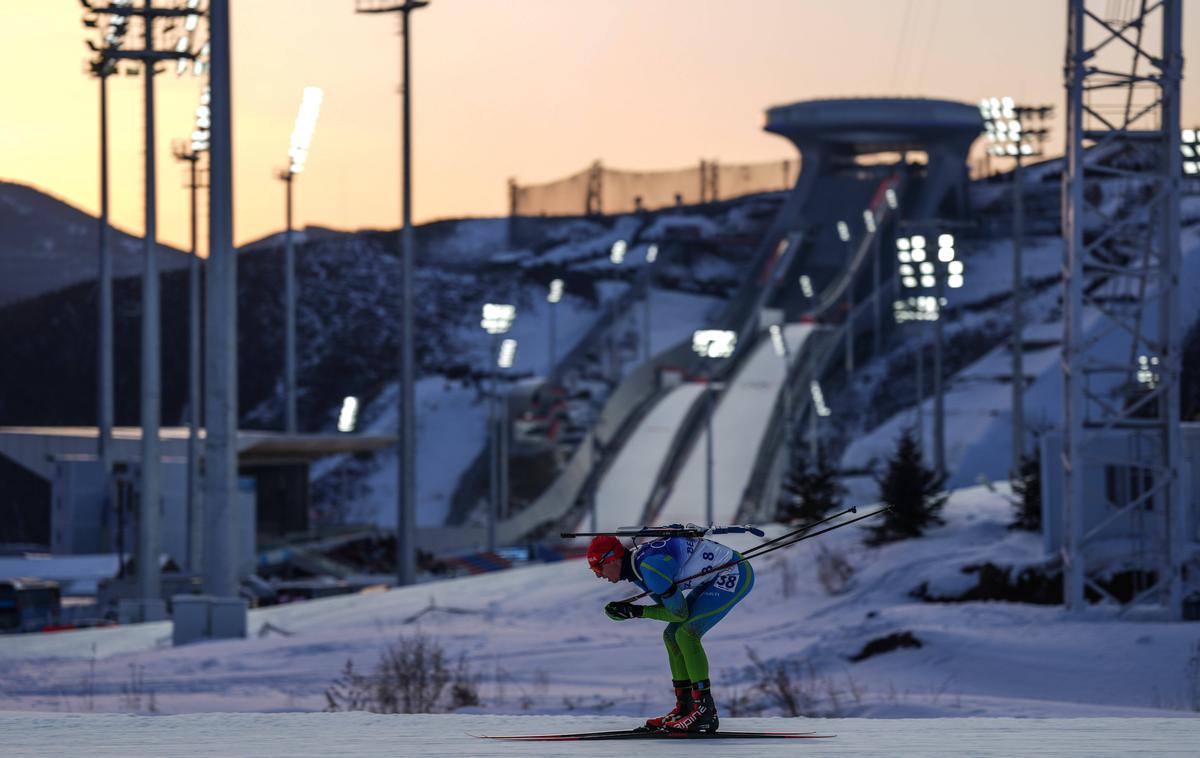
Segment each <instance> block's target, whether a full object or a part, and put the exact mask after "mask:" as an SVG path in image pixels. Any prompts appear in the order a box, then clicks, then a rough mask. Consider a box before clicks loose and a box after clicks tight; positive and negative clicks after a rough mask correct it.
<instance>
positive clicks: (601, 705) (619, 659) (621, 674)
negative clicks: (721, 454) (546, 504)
mask: <svg viewBox="0 0 1200 758" xmlns="http://www.w3.org/2000/svg"><path fill="white" fill-rule="evenodd" d="M1010 507H1011V506H1010V503H1009V500H1008V497H1007V495H1006V493H1005V491H1004V490H1003V489H999V490H998V491H996V492H991V491H989V490H987V489H986V488H983V487H976V488H971V489H966V490H959V491H956V492H955V493H954V494H953V495H952V497H951V499H950V502H949V504H948V505H947V508H946V511H945V514H944V515H945V517H946V522H947V523H946V525H945V526H943V527H939V528H937V529H935V530H933V531H932V532H931V533H930V534H929V535H928V536H927V537H926V538H923V539H919V540H909V541H904V542H898V543H893V544H890V545H887V546H885V547H881V548H867V547H864V546H863V544H862V542H861V538H862V537H863V534H864V533H863V531H862V530H861V529H860V528H859V527H858V526H851V527H848V528H846V529H842V530H839V531H835V532H832V533H830V534H828V535H825V536H822V537H820V538H818V540H814V541H810V542H805V543H802V544H801V545H798V546H795V547H792V548H788V549H787V550H784V551H780V552H777V553H774V554H772V555H770V556H768V557H764V558H763V559H761V560H758V561H756V562H755V566H756V570H757V576H758V578H757V583H756V586H755V588H754V590H753V592H752V593H751V594H750V596H749V597H748V598H747V599H746V600H745V601H744V602H743V603H742V604H741V605H740V606H739V607H738V608H736V609H735V610H734V612H733V613H731V614H730V615H729V617H728V618H726V619H725V620H723V621H722V622H721V623H720V625H718V626H717V627H716V628H715V629H714V630H713V631H712V632H711V633H710V634H709V635H708V636H706V638H705V647H706V649H707V651H708V654H709V660H710V665H711V668H712V674H713V680H714V686H715V687H716V690H715V691H716V693H717V696H718V698H719V699H720V702H721V703H722V704H723V708H724V711H723V712H724V714H726V715H729V716H735V715H737V716H753V715H778V714H780V713H781V707H780V703H779V702H778V701H777V700H775V699H772V698H771V697H770V696H768V695H767V694H765V693H764V692H763V691H762V690H761V689H760V688H759V685H760V684H761V683H763V682H764V680H765V678H766V677H767V675H768V674H769V673H770V672H778V671H783V672H785V673H787V675H788V676H789V677H790V681H791V682H792V685H791V686H792V688H793V689H794V692H795V695H796V697H797V698H798V700H797V702H799V703H800V704H801V707H802V709H803V710H802V713H803V714H804V715H809V716H842V717H867V716H869V717H899V716H904V717H914V716H921V717H933V716H1025V717H1068V716H1070V717H1075V716H1117V715H1142V716H1145V715H1151V714H1158V715H1176V716H1184V715H1188V714H1191V715H1195V714H1196V709H1197V708H1200V647H1198V645H1200V634H1198V633H1197V631H1196V630H1195V629H1194V628H1193V626H1194V625H1191V624H1170V623H1155V622H1143V623H1137V622H1129V621H1124V622H1122V621H1118V620H1117V619H1116V617H1115V614H1113V613H1111V612H1110V611H1108V610H1106V609H1102V608H1098V609H1096V610H1095V611H1094V612H1093V613H1092V614H1090V615H1088V616H1086V617H1071V616H1068V615H1066V614H1065V613H1064V611H1063V609H1062V608H1061V607H1060V606H1056V605H1028V604H1020V603H1004V602H993V601H971V602H942V603H935V602H925V601H922V600H919V599H917V597H915V596H914V594H913V593H919V594H921V593H923V594H924V595H926V596H941V597H951V596H955V595H960V594H962V593H963V592H964V591H965V590H966V589H967V588H968V587H969V586H970V585H972V584H974V583H975V582H976V581H977V580H978V576H979V572H978V570H973V571H964V569H969V568H970V567H978V566H981V565H983V564H988V563H990V564H992V565H994V566H997V567H1010V568H1013V569H1016V570H1020V569H1022V568H1026V567H1031V566H1037V565H1038V564H1040V563H1041V555H1040V549H1041V546H1040V540H1039V538H1038V537H1037V536H1036V535H1032V534H1028V533H1023V532H1012V531H1009V530H1008V529H1007V528H1006V524H1007V522H1008V520H1009V517H1010ZM744 546H745V545H744V544H743V547H744ZM831 555H836V556H840V557H841V558H843V559H844V560H845V561H846V563H847V565H848V566H849V567H851V568H852V575H851V576H850V577H849V578H848V579H847V580H846V581H844V582H831V581H828V580H827V579H825V580H823V579H822V571H823V569H822V566H823V565H824V566H826V568H828V562H829V560H830V558H829V556H831ZM826 576H828V572H826ZM825 585H827V586H829V587H832V588H833V590H834V594H830V592H829V591H828V590H827V589H826V588H825ZM626 594H628V589H627V588H625V587H620V586H619V587H613V586H611V585H608V584H607V583H605V582H602V581H599V580H597V579H596V578H594V577H593V576H592V573H591V572H590V571H589V570H588V569H587V567H586V566H585V565H584V564H583V563H582V562H581V561H571V562H565V563H557V564H548V565H535V566H529V567H526V568H520V569H514V570H511V571H505V572H498V573H493V574H488V575H484V576H480V577H475V578H463V579H454V580H445V581H437V582H431V583H427V584H422V585H418V586H414V587H409V588H404V589H395V590H391V591H386V592H385V591H380V592H371V593H366V594H360V595H354V596H343V597H337V598H331V599H325V600H316V601H312V602H307V603H300V604H293V605H285V606H276V607H271V608H263V609H258V610H253V611H251V612H250V637H249V638H248V639H246V640H238V641H220V642H210V643H203V644H196V645H191V646H188V647H181V648H172V647H170V646H169V638H170V625H169V623H168V622H163V623H157V624H146V625H141V626H126V627H120V628H113V629H97V630H87V631H77V632H66V633H60V634H40V635H25V636H21V637H6V638H0V682H3V686H2V687H0V708H3V709H10V710H11V709H18V710H40V711H46V710H58V711H66V710H71V711H79V710H84V709H86V708H88V707H91V708H94V709H96V710H98V711H118V712H119V711H129V710H141V711H145V710H147V708H148V703H149V702H150V693H151V692H152V693H153V703H154V708H155V709H156V711H157V712H161V713H191V712H208V711H254V712H266V711H277V710H320V709H321V708H323V707H324V706H325V699H324V696H323V693H324V691H325V689H326V688H327V687H328V686H329V685H330V684H331V683H332V682H333V680H334V679H335V678H336V677H337V676H338V674H339V672H340V670H341V668H342V667H343V666H344V665H345V663H346V661H347V660H352V661H353V662H354V664H355V666H356V668H357V669H359V670H369V669H370V668H371V667H372V666H373V665H374V663H375V661H376V660H377V658H378V655H379V653H380V651H381V650H382V649H383V648H384V646H386V645H387V644H389V643H391V642H394V641H395V640H397V639H398V638H399V637H401V636H412V635H414V634H418V633H420V634H423V635H425V636H426V637H427V638H429V639H431V640H433V641H435V642H437V643H438V644H439V645H441V646H442V647H443V648H444V649H445V651H446V653H447V655H448V656H449V657H450V660H456V659H457V658H458V656H459V655H460V654H461V655H463V656H465V658H464V660H465V662H466V665H467V666H468V668H469V670H470V671H471V672H472V673H473V675H474V676H476V677H477V688H478V692H479V695H480V699H481V701H482V704H481V705H480V706H479V707H478V711H479V712H483V713H511V714H520V713H540V714H593V715H595V714H600V715H612V716H628V717H631V718H632V717H636V716H641V715H645V714H647V713H651V712H656V711H658V710H660V709H661V708H662V706H663V705H664V704H665V703H666V701H667V700H668V699H669V695H670V689H669V684H670V682H669V678H670V677H669V674H668V672H667V668H666V655H665V652H664V651H663V649H662V642H661V639H660V634H659V632H660V630H661V626H660V625H659V624H658V623H657V622H653V621H646V620H635V621H630V622H622V623H616V622H612V621H609V620H608V619H607V618H606V617H605V616H604V614H603V612H602V610H601V609H602V606H603V604H604V603H605V602H606V601H608V600H612V599H617V598H619V597H623V596H625V595H626ZM889 639H890V640H892V641H893V642H894V641H897V640H903V642H901V644H899V645H898V646H896V647H894V649H888V645H887V644H885V643H884V642H881V641H884V640H889ZM872 643H875V644H874V645H872ZM880 647H882V649H883V650H886V652H878V653H875V654H872V653H871V652H870V651H871V650H873V649H875V648H880ZM752 656H753V657H752ZM754 657H756V658H757V659H758V661H759V663H755V660H754ZM856 659H857V660H856ZM131 687H133V688H134V689H135V690H136V694H137V695H138V699H137V701H136V702H137V707H136V708H135V707H133V704H134V700H133V699H131V696H130V688H131Z"/></svg>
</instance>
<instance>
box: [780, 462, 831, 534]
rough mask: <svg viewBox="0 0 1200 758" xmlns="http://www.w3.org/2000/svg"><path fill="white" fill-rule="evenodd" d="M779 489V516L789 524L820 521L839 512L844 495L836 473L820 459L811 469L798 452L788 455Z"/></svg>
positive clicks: (810, 465)
mask: <svg viewBox="0 0 1200 758" xmlns="http://www.w3.org/2000/svg"><path fill="white" fill-rule="evenodd" d="M782 489H783V493H782V496H781V497H780V502H779V516H780V518H782V519H783V520H784V521H787V522H790V523H808V522H812V521H820V520H821V519H823V518H824V517H825V516H826V514H828V513H830V512H832V511H834V510H838V509H840V507H841V504H842V495H843V494H844V493H845V488H844V487H842V483H841V482H840V481H839V480H838V478H837V471H836V470H835V469H834V468H833V467H832V466H830V465H829V462H828V460H826V458H825V457H824V456H820V457H818V458H817V461H816V464H815V465H813V463H812V462H811V461H809V460H808V458H807V457H806V456H805V455H804V454H803V453H801V452H799V450H798V449H797V450H796V451H795V452H793V454H792V466H791V470H790V471H788V475H787V478H786V479H785V480H784V482H783V488H782Z"/></svg>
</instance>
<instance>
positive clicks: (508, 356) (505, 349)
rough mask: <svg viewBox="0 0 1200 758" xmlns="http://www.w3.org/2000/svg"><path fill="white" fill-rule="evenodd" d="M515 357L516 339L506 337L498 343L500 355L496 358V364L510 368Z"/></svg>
mask: <svg viewBox="0 0 1200 758" xmlns="http://www.w3.org/2000/svg"><path fill="white" fill-rule="evenodd" d="M516 357H517V341H516V340H514V339H507V340H504V341H503V342H501V343H500V355H499V357H497V358H496V365H497V366H499V367H500V368H512V365H513V359H514V358H516Z"/></svg>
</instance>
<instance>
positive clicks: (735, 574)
mask: <svg viewBox="0 0 1200 758" xmlns="http://www.w3.org/2000/svg"><path fill="white" fill-rule="evenodd" d="M739 579H741V572H740V571H730V572H729V573H728V574H721V575H720V576H718V577H717V578H716V579H714V580H713V583H712V586H713V587H716V588H717V589H719V590H723V591H725V592H733V591H734V590H736V589H737V586H738V580H739Z"/></svg>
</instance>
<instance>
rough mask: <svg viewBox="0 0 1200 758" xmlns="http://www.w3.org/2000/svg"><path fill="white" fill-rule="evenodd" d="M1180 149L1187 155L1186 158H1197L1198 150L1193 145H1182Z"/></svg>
mask: <svg viewBox="0 0 1200 758" xmlns="http://www.w3.org/2000/svg"><path fill="white" fill-rule="evenodd" d="M1179 151H1180V152H1181V153H1183V157H1185V158H1195V157H1196V151H1195V150H1194V149H1193V148H1192V146H1191V145H1180V146H1179Z"/></svg>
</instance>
